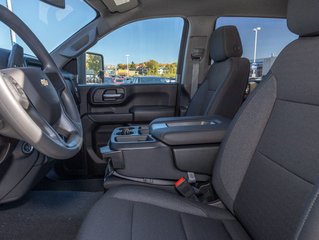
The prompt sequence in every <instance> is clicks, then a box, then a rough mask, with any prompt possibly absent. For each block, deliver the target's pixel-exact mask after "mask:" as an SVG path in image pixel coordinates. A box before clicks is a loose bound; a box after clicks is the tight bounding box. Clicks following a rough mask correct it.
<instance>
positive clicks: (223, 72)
mask: <svg viewBox="0 0 319 240" xmlns="http://www.w3.org/2000/svg"><path fill="white" fill-rule="evenodd" d="M209 45H210V46H209V54H210V58H211V59H212V60H213V61H214V63H213V64H212V66H211V67H210V68H209V70H208V73H207V74H206V77H205V79H204V81H203V82H202V84H201V85H200V86H199V88H198V90H197V92H196V93H195V95H194V97H193V98H192V101H191V102H190V104H189V106H188V109H187V112H186V114H185V115H186V116H203V115H209V116H210V115H215V114H217V115H221V116H223V117H227V118H233V117H234V115H235V114H236V112H237V111H238V109H239V107H240V106H241V104H242V103H243V100H244V93H245V90H246V87H247V83H248V77H249V71H250V63H249V61H248V59H246V58H242V57H241V56H242V54H243V48H242V43H241V39H240V36H239V33H238V30H237V28H236V27H235V26H224V27H220V28H218V29H216V30H215V31H214V32H213V33H212V36H211V38H210V43H209Z"/></svg>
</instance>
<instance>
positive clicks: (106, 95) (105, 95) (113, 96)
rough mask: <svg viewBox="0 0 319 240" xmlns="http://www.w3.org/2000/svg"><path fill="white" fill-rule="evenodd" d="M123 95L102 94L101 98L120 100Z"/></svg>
mask: <svg viewBox="0 0 319 240" xmlns="http://www.w3.org/2000/svg"><path fill="white" fill-rule="evenodd" d="M122 97H123V94H122V93H104V94H103V98H106V99H107V98H122Z"/></svg>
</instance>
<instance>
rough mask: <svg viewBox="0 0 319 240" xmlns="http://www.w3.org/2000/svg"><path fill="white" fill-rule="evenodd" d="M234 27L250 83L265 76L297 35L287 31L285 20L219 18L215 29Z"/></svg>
mask: <svg viewBox="0 0 319 240" xmlns="http://www.w3.org/2000/svg"><path fill="white" fill-rule="evenodd" d="M225 25H235V26H236V27H237V28H238V31H239V33H240V36H241V40H242V44H243V57H246V58H248V59H249V60H250V63H251V70H250V82H257V83H258V82H259V81H261V80H262V78H263V76H265V75H266V74H267V73H268V72H269V70H270V68H271V66H272V64H273V63H274V61H275V60H276V58H277V56H278V55H279V53H280V52H281V50H282V49H283V48H284V47H285V46H287V45H288V44H289V43H290V42H292V41H293V40H295V39H297V35H295V34H293V33H292V32H290V31H289V29H288V27H287V21H286V19H272V18H245V17H221V18H219V19H217V22H216V28H218V27H221V26H225Z"/></svg>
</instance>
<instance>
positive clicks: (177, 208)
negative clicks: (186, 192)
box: [78, 0, 319, 240]
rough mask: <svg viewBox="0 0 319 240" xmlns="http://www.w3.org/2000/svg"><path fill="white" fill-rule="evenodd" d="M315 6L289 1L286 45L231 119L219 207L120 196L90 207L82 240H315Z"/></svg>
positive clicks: (218, 182)
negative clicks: (291, 37)
mask: <svg viewBox="0 0 319 240" xmlns="http://www.w3.org/2000/svg"><path fill="white" fill-rule="evenodd" d="M318 15H319V1H317V0H308V1H303V0H290V1H289V4H288V26H289V28H290V30H292V31H293V32H294V33H296V34H299V35H300V38H299V39H298V40H296V41H294V42H292V43H291V44H289V45H288V46H287V47H286V48H285V49H284V50H283V52H282V53H281V54H280V56H279V57H278V59H277V60H276V62H275V63H274V65H273V67H272V69H271V72H270V74H269V75H268V78H267V79H266V80H264V81H263V82H262V83H261V84H260V86H259V87H258V88H257V89H256V90H255V91H254V92H253V93H252V94H251V95H250V96H249V98H248V99H247V101H246V102H245V103H244V104H243V106H242V107H241V109H240V110H239V112H238V113H237V115H236V116H235V118H234V121H233V123H232V125H231V127H230V131H229V133H228V135H227V137H226V139H225V141H224V142H223V144H222V147H221V150H220V153H219V157H218V159H217V162H216V165H215V166H214V171H213V186H214V188H215V190H216V192H217V194H218V196H219V198H220V200H221V202H222V203H223V205H224V206H225V208H224V209H223V208H217V207H213V206H209V205H206V204H203V203H197V202H192V201H190V200H187V199H184V198H182V197H179V196H175V195H173V194H172V193H169V192H164V191H161V190H156V189H152V188H147V187H136V186H127V187H121V188H114V189H111V190H110V191H109V192H107V193H106V194H105V195H104V196H103V198H101V200H100V201H99V202H98V203H97V204H96V205H95V206H94V207H93V209H92V210H91V212H90V213H89V215H88V216H87V218H86V219H85V221H84V223H83V226H82V228H81V230H80V233H79V236H78V238H79V239H80V240H84V239H90V240H95V239H112V240H127V239H139V240H142V239H148V240H155V239H188V240H197V239H198V240H199V239H218V240H223V239H240V240H244V239H258V240H277V239H278V240H295V239H296V240H297V239H298V240H315V239H316V240H317V239H319V201H318V199H319V197H318V196H319V148H318V143H319V121H318V119H319V78H318V73H319V68H318V66H319V18H318Z"/></svg>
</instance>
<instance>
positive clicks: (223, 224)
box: [221, 220, 233, 239]
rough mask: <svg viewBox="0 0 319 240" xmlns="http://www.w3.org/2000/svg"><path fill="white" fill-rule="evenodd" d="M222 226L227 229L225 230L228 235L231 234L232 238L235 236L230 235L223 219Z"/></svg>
mask: <svg viewBox="0 0 319 240" xmlns="http://www.w3.org/2000/svg"><path fill="white" fill-rule="evenodd" d="M221 223H222V226H223V228H224V229H225V232H226V233H227V235H228V236H229V238H230V239H233V237H232V236H231V235H230V233H229V231H228V228H227V227H226V224H225V221H224V220H221Z"/></svg>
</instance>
